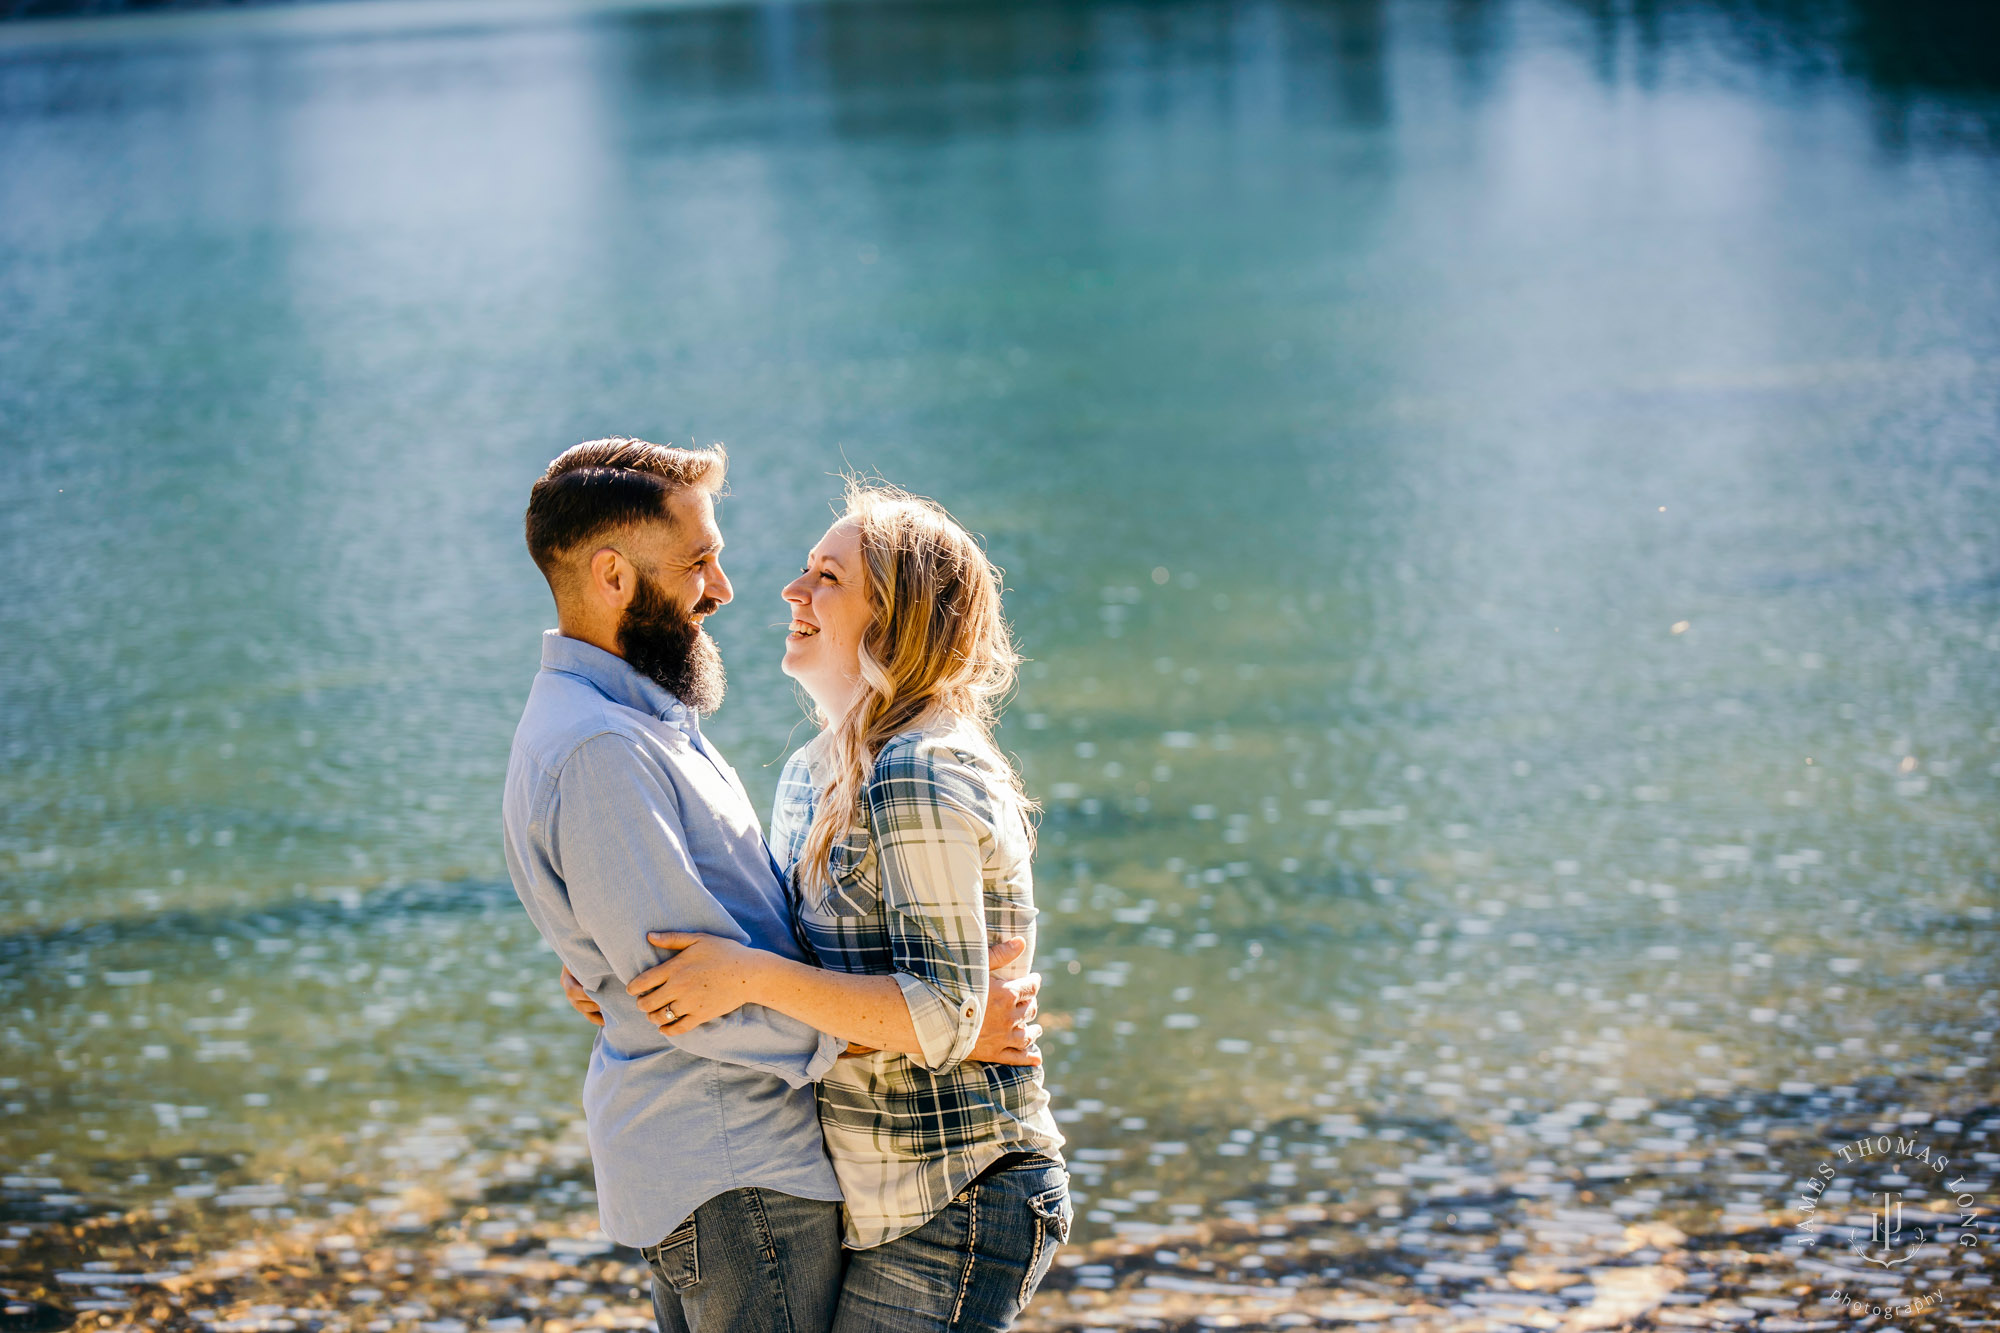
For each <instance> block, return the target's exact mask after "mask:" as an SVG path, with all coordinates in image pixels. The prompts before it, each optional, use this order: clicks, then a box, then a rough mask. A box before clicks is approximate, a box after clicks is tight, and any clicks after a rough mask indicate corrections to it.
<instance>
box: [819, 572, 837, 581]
mask: <svg viewBox="0 0 2000 1333" xmlns="http://www.w3.org/2000/svg"><path fill="white" fill-rule="evenodd" d="M819 576H820V577H821V578H823V579H832V578H833V574H832V572H831V571H829V570H824V569H822V570H821V571H820V572H819ZM834 581H835V582H836V583H837V582H839V580H838V579H835V580H834Z"/></svg>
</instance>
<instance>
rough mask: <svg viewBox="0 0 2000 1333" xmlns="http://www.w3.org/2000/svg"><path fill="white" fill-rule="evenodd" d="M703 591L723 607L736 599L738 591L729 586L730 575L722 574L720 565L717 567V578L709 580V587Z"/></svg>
mask: <svg viewBox="0 0 2000 1333" xmlns="http://www.w3.org/2000/svg"><path fill="white" fill-rule="evenodd" d="M703 591H705V592H706V593H707V594H708V595H709V596H710V597H713V598H714V599H715V600H716V602H717V603H718V604H721V605H727V604H728V603H729V602H731V601H734V600H735V598H736V590H735V589H734V588H732V587H730V586H729V575H727V574H725V573H723V572H722V566H721V565H720V564H717V565H716V567H715V576H714V577H713V578H711V579H709V581H708V587H707V588H705V589H704V590H703Z"/></svg>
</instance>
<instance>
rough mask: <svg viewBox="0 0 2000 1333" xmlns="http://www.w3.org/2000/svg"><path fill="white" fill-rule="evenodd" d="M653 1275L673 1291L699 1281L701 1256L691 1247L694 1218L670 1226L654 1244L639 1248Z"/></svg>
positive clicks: (692, 1244)
mask: <svg viewBox="0 0 2000 1333" xmlns="http://www.w3.org/2000/svg"><path fill="white" fill-rule="evenodd" d="M639 1254H640V1257H642V1258H643V1259H645V1261H646V1266H647V1267H648V1268H650V1269H652V1270H653V1276H654V1277H657V1278H658V1279H660V1281H662V1282H664V1283H666V1284H667V1286H669V1287H671V1288H672V1289H673V1290H675V1291H686V1290H688V1289H689V1288H690V1287H692V1286H694V1284H695V1283H697V1282H699V1281H701V1259H700V1257H699V1256H698V1254H697V1252H696V1250H695V1237H694V1218H692V1217H690V1218H688V1220H687V1221H685V1222H683V1223H681V1224H680V1225H679V1226H678V1227H676V1228H674V1230H673V1233H672V1234H671V1235H669V1236H668V1237H667V1238H666V1239H665V1240H663V1241H661V1242H660V1243H659V1244H658V1245H655V1246H652V1247H651V1248H649V1249H644V1250H641V1251H639Z"/></svg>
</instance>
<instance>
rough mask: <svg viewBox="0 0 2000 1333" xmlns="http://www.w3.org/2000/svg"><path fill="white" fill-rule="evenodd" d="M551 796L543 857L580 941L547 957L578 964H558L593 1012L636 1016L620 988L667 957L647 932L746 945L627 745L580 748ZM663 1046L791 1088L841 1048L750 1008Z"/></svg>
mask: <svg viewBox="0 0 2000 1333" xmlns="http://www.w3.org/2000/svg"><path fill="white" fill-rule="evenodd" d="M554 796H555V804H554V808H553V809H552V810H551V811H550V817H549V820H548V825H547V826H548V828H549V830H550V834H551V847H550V850H551V852H552V854H553V857H552V859H554V860H555V861H556V863H557V864H558V865H559V866H560V872H561V877H562V883H563V885H564V887H565V889H566V891H567V895H568V899H569V909H570V911H571V913H572V914H573V915H574V918H575V923H576V926H577V930H578V934H579V935H580V936H581V938H575V939H573V946H574V947H573V948H572V949H568V950H565V949H563V948H561V946H560V945H559V946H558V952H562V953H565V954H566V955H567V954H570V953H577V954H579V955H580V956H577V957H567V956H566V957H565V959H564V961H565V962H566V963H568V964H569V967H570V970H571V972H573V973H575V975H576V976H577V978H578V979H579V980H581V981H582V982H583V983H584V984H585V985H586V986H589V987H590V988H591V989H592V991H593V993H595V994H596V996H597V1000H598V1002H599V1003H600V1004H604V1005H619V1006H628V1005H629V1006H632V1007H633V1009H634V1011H635V1012H636V1008H637V1002H636V1001H635V1000H633V999H632V997H631V996H629V995H627V994H626V993H625V990H624V985H625V983H626V982H629V981H630V980H631V979H632V978H633V977H636V976H638V975H639V973H641V972H643V971H645V970H646V969H647V968H649V967H651V966H653V965H654V964H655V963H658V962H661V961H663V960H664V959H665V957H666V956H667V955H666V954H664V953H662V952H661V951H660V950H658V949H655V948H654V947H653V946H652V945H650V944H648V943H647V942H646V932H647V931H648V930H660V929H667V928H671V929H674V930H684V931H695V932H699V933H701V934H705V935H720V936H723V937H725V938H727V939H732V940H735V941H737V942H738V943H739V944H747V943H749V942H750V939H749V936H748V934H747V933H746V932H745V931H744V930H743V928H742V927H741V926H740V925H738V924H737V922H736V920H735V918H734V917H732V916H731V915H730V914H729V911H728V909H727V908H725V907H724V906H723V905H722V904H721V903H720V902H718V901H716V899H715V897H714V895H713V894H711V893H709V891H708V890H707V888H705V887H704V886H703V885H702V882H701V879H700V877H699V876H698V875H697V874H696V873H695V868H694V864H693V861H692V860H691V858H690V857H689V855H688V850H687V841H686V835H685V832H684V830H683V827H682V823H681V816H680V809H679V803H678V800H677V798H676V796H675V793H674V791H673V790H672V788H671V787H670V786H669V785H668V784H667V783H666V782H665V780H664V779H663V777H662V775H661V773H660V772H659V769H658V766H657V765H656V764H653V763H650V762H648V761H647V760H646V759H645V757H644V756H643V755H642V754H641V753H640V752H639V750H638V747H637V746H636V744H635V743H634V742H633V741H632V740H631V739H630V738H629V737H625V736H621V735H617V734H615V733H607V734H604V735H599V736H594V737H592V738H591V739H589V740H587V741H585V742H584V743H583V744H582V745H581V746H579V747H578V748H577V749H576V751H575V753H573V754H572V755H571V756H570V758H569V760H568V762H567V763H565V764H564V765H563V767H562V771H561V773H560V775H559V776H558V778H557V781H556V784H555V793H554ZM544 933H547V932H546V931H545V932H544ZM554 938H557V939H558V940H560V939H561V938H562V936H561V934H560V933H558V934H557V935H556V936H555V937H554ZM593 974H594V975H593ZM664 1040H667V1041H670V1042H672V1043H673V1044H674V1045H675V1046H678V1047H680V1048H681V1049H682V1050H684V1051H686V1052H688V1053H689V1054H691V1055H698V1056H702V1057H704V1058H706V1059H710V1060H721V1061H724V1062H726V1063H729V1064H734V1065H742V1066H744V1067H745V1068H748V1069H757V1070H762V1071H763V1072H765V1073H769V1074H775V1075H777V1076H778V1077H779V1078H782V1079H784V1080H785V1082H787V1083H789V1084H791V1085H792V1086H793V1087H800V1086H803V1085H805V1084H807V1083H811V1082H816V1081H817V1080H818V1079H819V1078H821V1077H822V1076H823V1075H824V1074H825V1073H826V1071H827V1070H828V1069H830V1068H832V1067H833V1062H834V1060H835V1059H837V1058H838V1057H839V1055H840V1053H841V1052H842V1051H843V1050H845V1049H846V1043H845V1042H844V1041H843V1040H841V1039H839V1038H837V1037H834V1036H831V1035H829V1034H827V1033H823V1032H820V1031H819V1030H818V1029H816V1028H811V1027H808V1026H806V1025H805V1024H804V1023H801V1022H799V1021H798V1020H796V1019H794V1018H791V1017H789V1016H787V1015H785V1014H781V1013H778V1012H776V1011H775V1010H771V1009H766V1008H764V1007H763V1006H762V1005H754V1004H749V1005H744V1006H743V1007H742V1008H740V1009H737V1010H735V1011H734V1012H732V1013H728V1014H725V1015H723V1016H722V1017H720V1018H716V1019H711V1020H710V1021H709V1022H707V1023H704V1024H702V1025H701V1026H700V1027H698V1028H696V1029H695V1030H694V1031H692V1032H689V1033H686V1034H684V1035H681V1036H674V1037H667V1038H664Z"/></svg>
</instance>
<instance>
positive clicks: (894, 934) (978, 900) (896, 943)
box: [771, 727, 1063, 1250]
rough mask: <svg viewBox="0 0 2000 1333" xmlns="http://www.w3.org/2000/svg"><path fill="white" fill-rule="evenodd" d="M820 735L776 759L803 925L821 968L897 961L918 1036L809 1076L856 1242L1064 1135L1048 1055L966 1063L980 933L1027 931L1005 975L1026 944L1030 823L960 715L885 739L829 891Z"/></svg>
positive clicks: (774, 835)
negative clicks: (810, 837)
mask: <svg viewBox="0 0 2000 1333" xmlns="http://www.w3.org/2000/svg"><path fill="white" fill-rule="evenodd" d="M818 748H819V746H818V743H817V742H814V743H813V744H811V745H808V746H806V747H805V748H804V749H802V750H800V751H799V752H798V753H797V754H795V755H793V756H792V758H791V761H790V762H789V763H787V764H786V765H785V771H784V774H783V776H782V777H781V778H780V779H779V781H778V798H777V805H776V808H775V809H774V810H773V812H772V815H771V846H772V848H773V850H774V851H775V852H776V853H777V855H778V857H779V859H780V861H781V862H782V863H783V864H784V865H785V866H786V872H785V880H786V886H787V890H788V892H789V893H790V895H791V899H792V910H793V913H794V915H795V917H796V919H797V921H798V924H799V930H800V934H801V936H802V938H803V941H804V943H805V944H806V946H807V947H808V948H809V949H810V950H811V952H812V953H813V954H814V956H815V957H816V959H817V961H818V963H819V965H820V966H821V967H825V968H828V969H831V970H833V971H837V972H862V973H869V974H872V975H881V974H888V975H892V976H894V977H895V978H896V981H897V983H898V984H899V985H900V986H901V987H902V988H903V996H904V998H905V999H906V1000H907V1001H908V1002H909V1006H910V1018H911V1021H912V1022H913V1023H914V1024H915V1025H916V1029H917V1040H918V1043H919V1044H920V1045H921V1046H922V1048H923V1049H922V1054H921V1055H914V1056H911V1055H899V1054H894V1053H891V1052H887V1051H883V1052H877V1053H876V1054H874V1055H868V1056H859V1057H852V1058H848V1059H843V1060H837V1061H835V1062H834V1067H833V1069H832V1070H831V1071H830V1072H828V1073H827V1075H826V1076H825V1077H824V1078H823V1079H822V1080H821V1082H820V1085H819V1115H820V1127H821V1129H822V1130H824V1131H825V1134H826V1146H827V1152H828V1154H829V1155H830V1156H831V1157H832V1159H833V1168H834V1174H835V1175H836V1176H838V1177H839V1179H840V1188H841V1192H842V1193H843V1194H844V1195H845V1196H846V1200H847V1209H846V1217H847V1235H846V1241H847V1245H848V1246H849V1247H850V1248H852V1249H857V1250H860V1249H868V1248H870V1247H872V1246H876V1245H881V1244H883V1243H885V1242H887V1241H891V1240H894V1239H895V1238H896V1237H898V1236H900V1235H903V1234H904V1233H905V1232H909V1231H913V1230H915V1229H916V1228H917V1227H920V1226H922V1225H923V1224H924V1223H925V1222H927V1221H929V1220H930V1219H931V1218H932V1217H933V1216H935V1215H936V1214H937V1213H938V1212H939V1211H940V1210H941V1209H943V1208H944V1206H945V1205H946V1204H947V1203H950V1202H951V1200H952V1197H953V1196H954V1195H955V1194H957V1193H958V1191H959V1190H961V1189H963V1188H964V1187H965V1185H966V1184H967V1183H968V1182H970V1181H971V1180H972V1178H973V1177H975V1176H977V1175H978V1174H979V1173H980V1172H981V1171H983V1170H985V1169H986V1168H987V1167H988V1166H990V1165H992V1163H993V1162H994V1161H995V1160H996V1159H998V1158H999V1157H1001V1156H1003V1155H1004V1154H1006V1153H1010V1152H1021V1151H1039V1152H1046V1153H1049V1154H1051V1155H1055V1154H1056V1152H1057V1150H1058V1149H1060V1148H1061V1146H1062V1142H1063V1137H1062V1132H1061V1131H1060V1130H1058V1129H1057V1128H1056V1123H1055V1117H1054V1116H1053V1115H1051V1114H1050V1111H1049V1096H1048V1093H1047V1092H1046V1091H1045V1090H1044V1089H1043V1087H1042V1072H1041V1070H1040V1069H1038V1068H1032V1067H1029V1066H1015V1065H994V1064H980V1063H968V1062H967V1061H966V1056H967V1055H968V1054H970V1052H971V1050H972V1048H973V1045H974V1044H975V1043H976V1042H977V1041H978V1038H979V1028H980V1024H981V1023H982V1022H983V1021H984V1019H985V1016H986V987H987V965H986V952H987V946H988V945H989V944H990V943H995V942H998V941H1000V940H1003V939H1006V938H1008V937H1010V936H1013V935H1024V936H1026V937H1027V939H1028V950H1027V952H1026V953H1024V954H1023V955H1022V956H1021V957H1020V958H1019V959H1017V960H1016V961H1014V962H1013V963H1010V964H1008V965H1007V966H1006V967H1005V968H1003V969H1001V970H1000V972H999V975H1000V977H1001V978H1002V979H1003V980H1011V979H1013V978H1015V977H1019V976H1024V975H1026V974H1027V972H1028V971H1029V970H1030V968H1031V966H1032V964H1033V960H1034V939H1035V901H1034V884H1033V879H1032V875H1031V872H1030V868H1029V840H1028V830H1027V824H1026V821H1025V819H1024V818H1023V815H1022V812H1021V809H1020V807H1019V805H1018V804H1017V803H1016V801H1015V800H1014V798H1013V794H1012V792H1011V791H1010V790H1009V787H1008V783H1007V781H1006V778H1005V777H1004V776H1003V775H1001V774H1000V773H999V772H998V771H996V769H995V767H994V764H995V762H996V761H995V759H993V758H990V757H989V755H990V754H991V750H990V746H989V745H987V744H986V743H985V742H984V740H983V738H981V737H979V736H977V735H976V734H975V733H972V732H970V731H969V730H966V729H961V728H955V727H940V728H934V729H930V730H917V731H909V732H905V733H904V734H902V735H900V736H897V737H895V738H893V739H892V740H890V741H889V742H888V744H886V745H884V746H883V747H882V752H881V753H880V754H879V755H877V756H876V759H875V767H874V772H873V775H872V776H871V778H870V781H869V783H868V792H867V801H866V810H865V812H864V814H863V817H862V818H861V819H860V820H859V821H858V822H857V823H856V824H855V825H854V827H853V828H852V829H851V830H849V832H848V834H847V836H846V837H845V838H844V839H838V840H836V841H835V843H834V846H833V849H832V854H831V862H832V869H833V882H832V887H831V889H830V890H829V889H828V888H825V887H822V886H820V885H813V884H808V883H805V882H804V880H803V877H802V876H801V875H800V873H799V866H798V861H799V857H800V855H801V854H802V852H803V850H804V847H805V839H806V831H807V829H808V828H809V827H811V824H812V817H813V809H814V806H815V801H816V796H817V790H816V786H815V783H814V781H813V767H812V766H813V758H814V755H815V754H816V752H817V751H818Z"/></svg>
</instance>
